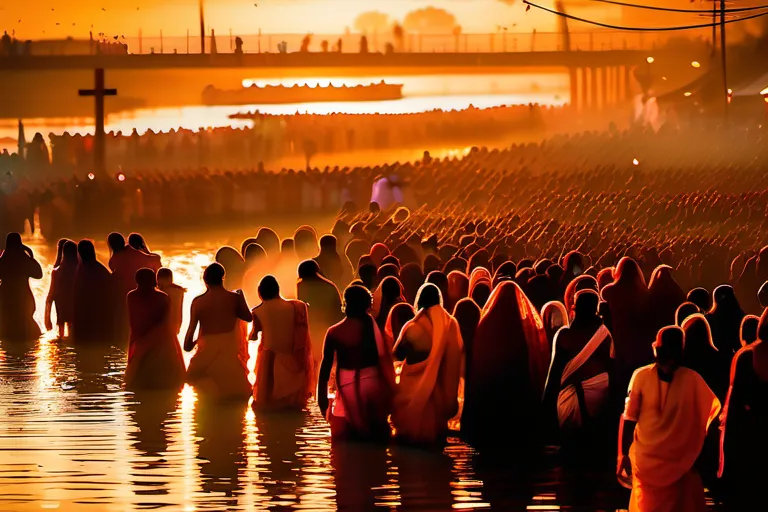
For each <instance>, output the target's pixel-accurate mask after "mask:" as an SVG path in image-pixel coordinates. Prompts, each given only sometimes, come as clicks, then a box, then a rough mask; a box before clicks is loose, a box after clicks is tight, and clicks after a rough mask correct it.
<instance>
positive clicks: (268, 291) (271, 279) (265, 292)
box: [259, 275, 280, 301]
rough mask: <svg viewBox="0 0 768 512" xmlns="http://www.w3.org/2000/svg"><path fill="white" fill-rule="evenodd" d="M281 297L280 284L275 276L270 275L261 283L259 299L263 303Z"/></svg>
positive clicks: (262, 279)
mask: <svg viewBox="0 0 768 512" xmlns="http://www.w3.org/2000/svg"><path fill="white" fill-rule="evenodd" d="M279 296H280V284H278V282H277V279H276V278H275V276H272V275H268V276H264V277H263V278H261V281H259V297H260V298H261V300H262V301H268V300H272V299H276V298H278V297H279Z"/></svg>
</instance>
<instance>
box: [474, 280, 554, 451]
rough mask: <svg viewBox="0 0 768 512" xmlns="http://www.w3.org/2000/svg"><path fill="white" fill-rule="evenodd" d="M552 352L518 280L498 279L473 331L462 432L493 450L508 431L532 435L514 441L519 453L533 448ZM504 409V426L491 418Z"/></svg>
mask: <svg viewBox="0 0 768 512" xmlns="http://www.w3.org/2000/svg"><path fill="white" fill-rule="evenodd" d="M549 352H550V349H549V346H548V342H547V335H546V333H545V332H544V328H543V324H542V323H541V319H540V318H539V317H538V313H536V311H535V309H534V308H533V305H532V304H531V302H530V301H529V300H528V298H527V297H526V296H525V294H524V293H523V291H522V290H521V289H520V287H519V286H518V285H517V284H516V283H514V282H512V281H504V282H502V283H500V284H499V285H498V286H497V287H496V289H494V291H493V293H492V294H491V297H490V298H489V299H488V303H487V304H486V306H485V308H483V315H482V317H481V318H480V323H479V324H478V326H477V331H476V332H475V340H474V344H473V348H472V367H471V368H470V370H469V372H468V373H469V375H471V379H469V380H467V382H466V384H465V392H464V412H463V415H462V417H461V429H462V433H464V434H465V435H466V436H467V437H468V439H470V440H471V441H472V442H473V443H477V445H478V446H480V447H481V448H490V447H494V448H495V447H496V446H497V442H498V441H499V440H500V439H502V438H508V436H509V435H510V432H515V435H520V436H528V435H530V436H531V437H532V439H528V438H527V437H526V439H528V441H527V443H526V445H525V446H520V445H517V444H516V445H514V446H513V448H512V449H513V450H515V451H517V452H520V454H521V455H524V454H525V453H526V452H529V451H531V450H534V449H535V448H536V446H537V443H535V442H533V440H534V439H535V436H536V434H537V428H538V412H539V411H540V410H541V405H540V403H541V396H542V393H543V391H544V383H545V381H546V378H547V370H548V364H549V359H548V358H547V354H548V353H549ZM502 407H506V408H507V410H508V413H509V414H510V415H511V416H509V418H510V421H508V422H505V423H504V424H501V423H499V422H498V421H494V420H492V419H491V418H493V417H496V415H497V414H498V410H499V408H502ZM510 429H512V430H510Z"/></svg>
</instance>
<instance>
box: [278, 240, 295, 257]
mask: <svg viewBox="0 0 768 512" xmlns="http://www.w3.org/2000/svg"><path fill="white" fill-rule="evenodd" d="M280 255H281V256H295V255H296V249H295V248H294V247H293V238H285V239H283V241H282V242H280Z"/></svg>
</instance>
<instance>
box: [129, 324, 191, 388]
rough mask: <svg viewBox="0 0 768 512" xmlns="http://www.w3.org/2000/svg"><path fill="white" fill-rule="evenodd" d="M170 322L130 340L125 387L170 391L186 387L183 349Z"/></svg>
mask: <svg viewBox="0 0 768 512" xmlns="http://www.w3.org/2000/svg"><path fill="white" fill-rule="evenodd" d="M172 328H173V326H172V322H171V321H170V319H165V320H163V321H162V322H161V323H160V324H158V325H156V326H155V327H153V328H152V329H150V330H149V332H147V333H146V334H145V335H144V336H142V337H140V338H136V339H133V340H131V343H130V345H129V347H128V365H127V366H126V368H125V386H126V387H127V388H129V389H167V388H174V387H181V386H182V384H184V376H185V371H186V370H185V368H184V358H183V356H182V354H181V347H180V346H179V341H178V339H177V338H176V335H175V334H174V333H173V331H172Z"/></svg>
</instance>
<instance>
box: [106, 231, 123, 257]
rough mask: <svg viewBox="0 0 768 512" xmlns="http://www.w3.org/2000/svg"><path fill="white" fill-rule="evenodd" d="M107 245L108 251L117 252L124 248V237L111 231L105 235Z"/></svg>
mask: <svg viewBox="0 0 768 512" xmlns="http://www.w3.org/2000/svg"><path fill="white" fill-rule="evenodd" d="M107 245H108V246H109V250H110V252H112V253H113V254H114V253H117V252H120V251H122V250H123V249H125V237H124V236H123V235H121V234H120V233H117V232H112V233H110V234H109V236H107Z"/></svg>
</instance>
